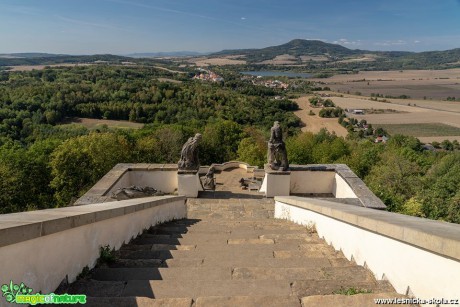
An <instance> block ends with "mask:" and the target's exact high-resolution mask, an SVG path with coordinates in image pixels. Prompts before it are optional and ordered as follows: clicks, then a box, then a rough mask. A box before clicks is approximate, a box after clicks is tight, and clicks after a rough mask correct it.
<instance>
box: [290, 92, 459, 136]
mask: <svg viewBox="0 0 460 307" xmlns="http://www.w3.org/2000/svg"><path fill="white" fill-rule="evenodd" d="M330 94H331V95H332V96H333V95H334V93H330ZM304 98H305V103H306V104H308V97H304ZM330 99H331V100H332V101H333V102H334V103H335V104H336V105H337V106H339V107H341V108H343V109H392V110H395V111H396V112H393V113H382V114H364V115H357V114H351V113H347V116H348V117H353V118H356V119H358V120H361V119H365V120H367V122H368V123H370V124H372V125H373V126H376V127H382V128H384V129H386V130H387V131H388V132H389V133H390V134H395V133H401V134H406V135H412V136H415V137H419V138H420V140H421V141H423V142H429V141H442V140H445V139H450V140H453V139H457V140H460V102H450V101H434V100H433V101H428V100H413V99H387V100H388V101H389V102H380V101H372V100H370V99H369V97H362V96H352V95H345V96H344V97H330ZM408 104H410V105H408ZM299 105H300V103H299ZM307 112H308V111H307ZM315 113H317V112H315ZM306 116H307V119H308V115H306ZM302 120H303V119H302ZM318 120H320V121H323V120H329V119H323V118H318ZM428 138H430V139H428Z"/></svg>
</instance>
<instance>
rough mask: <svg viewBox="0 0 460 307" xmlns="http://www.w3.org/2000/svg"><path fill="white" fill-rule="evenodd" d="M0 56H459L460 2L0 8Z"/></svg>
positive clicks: (161, 2)
mask: <svg viewBox="0 0 460 307" xmlns="http://www.w3.org/2000/svg"><path fill="white" fill-rule="evenodd" d="M0 27H1V28H2V29H7V30H3V31H0V42H1V43H0V53H2V54H5V53H29V52H44V53H53V54H72V55H83V54H107V53H110V54H118V55H127V54H132V53H157V52H178V51H193V52H205V53H208V52H218V51H221V50H224V49H251V48H264V47H269V46H275V45H281V44H284V43H287V42H289V41H291V40H292V39H317V40H321V41H324V42H327V43H335V44H340V45H343V46H345V47H347V48H350V49H362V50H370V51H390V50H391V51H415V52H420V51H433V50H448V49H454V48H459V47H460V44H459V42H460V0H444V1H432V0H399V1H396V0H388V1H385V2H382V1H375V0H371V1H349V2H347V3H344V1H338V0H325V1H322V2H321V3H318V2H317V1H303V0H288V1H285V2H283V3H280V2H279V1H275V0H254V1H250V2H249V1H242V0H233V1H231V2H225V3H215V1H211V0H196V1H193V3H192V2H190V1H185V0H155V1H146V0H130V1H128V0H93V1H89V0H78V1H76V0H68V1H60V0H42V1H40V2H38V1H34V0H23V1H20V2H19V1H16V0H2V2H1V3H0Z"/></svg>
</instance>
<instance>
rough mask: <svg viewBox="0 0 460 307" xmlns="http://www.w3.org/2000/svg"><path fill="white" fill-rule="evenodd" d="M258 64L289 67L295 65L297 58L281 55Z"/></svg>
mask: <svg viewBox="0 0 460 307" xmlns="http://www.w3.org/2000/svg"><path fill="white" fill-rule="evenodd" d="M258 64H268V65H291V64H297V58H296V57H295V56H293V55H289V54H282V55H278V56H276V57H275V58H273V59H271V60H266V61H263V62H260V63H258Z"/></svg>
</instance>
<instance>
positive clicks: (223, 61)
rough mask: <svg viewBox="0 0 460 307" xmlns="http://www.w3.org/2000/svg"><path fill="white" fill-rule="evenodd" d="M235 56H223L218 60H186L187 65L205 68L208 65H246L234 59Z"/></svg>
mask: <svg viewBox="0 0 460 307" xmlns="http://www.w3.org/2000/svg"><path fill="white" fill-rule="evenodd" d="M236 58H237V57H236V56H225V57H219V58H206V57H200V58H191V59H190V60H188V62H189V63H192V64H195V65H196V66H202V67H206V66H209V65H218V66H219V65H242V64H246V61H245V60H240V59H238V60H237V59H236Z"/></svg>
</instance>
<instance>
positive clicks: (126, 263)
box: [107, 259, 164, 268]
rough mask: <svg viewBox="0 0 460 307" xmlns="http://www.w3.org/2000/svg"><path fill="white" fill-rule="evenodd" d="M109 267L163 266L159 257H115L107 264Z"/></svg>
mask: <svg viewBox="0 0 460 307" xmlns="http://www.w3.org/2000/svg"><path fill="white" fill-rule="evenodd" d="M107 266H108V267H110V268H159V267H163V266H164V261H163V260H161V259H115V261H114V262H112V263H109V264H108V265H107Z"/></svg>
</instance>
